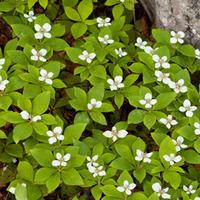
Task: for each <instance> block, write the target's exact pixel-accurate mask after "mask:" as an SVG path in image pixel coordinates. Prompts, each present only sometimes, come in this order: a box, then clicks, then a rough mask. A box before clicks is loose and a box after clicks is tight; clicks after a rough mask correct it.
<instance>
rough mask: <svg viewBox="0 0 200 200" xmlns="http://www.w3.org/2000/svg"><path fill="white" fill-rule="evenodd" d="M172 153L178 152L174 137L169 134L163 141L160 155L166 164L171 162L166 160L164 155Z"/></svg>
mask: <svg viewBox="0 0 200 200" xmlns="http://www.w3.org/2000/svg"><path fill="white" fill-rule="evenodd" d="M171 153H173V154H176V150H175V145H174V143H173V142H172V139H171V138H170V137H169V136H166V137H165V138H164V140H163V141H162V142H161V144H160V149H159V157H160V160H161V161H162V163H163V164H164V165H166V164H167V165H169V163H168V162H166V161H165V160H164V158H163V156H164V155H168V156H169V155H170V154H171Z"/></svg>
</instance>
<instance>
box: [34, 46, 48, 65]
mask: <svg viewBox="0 0 200 200" xmlns="http://www.w3.org/2000/svg"><path fill="white" fill-rule="evenodd" d="M31 53H32V56H31V60H34V61H39V60H40V61H41V62H46V61H47V59H46V58H44V56H46V54H47V50H46V49H41V50H39V51H37V50H36V49H32V50H31Z"/></svg>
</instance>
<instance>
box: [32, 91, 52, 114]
mask: <svg viewBox="0 0 200 200" xmlns="http://www.w3.org/2000/svg"><path fill="white" fill-rule="evenodd" d="M49 102H50V92H48V91H47V92H43V93H41V94H39V95H38V96H36V97H35V98H34V100H33V102H32V104H33V114H37V115H40V114H43V113H45V112H46V111H47V109H48V107H49Z"/></svg>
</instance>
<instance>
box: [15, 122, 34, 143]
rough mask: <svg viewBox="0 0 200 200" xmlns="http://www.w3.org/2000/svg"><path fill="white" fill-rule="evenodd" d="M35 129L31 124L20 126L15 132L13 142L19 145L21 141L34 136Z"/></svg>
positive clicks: (26, 123)
mask: <svg viewBox="0 0 200 200" xmlns="http://www.w3.org/2000/svg"><path fill="white" fill-rule="evenodd" d="M32 132H33V128H32V126H31V124H30V123H29V122H25V123H22V124H18V125H16V126H15V128H14V130H13V140H14V141H15V143H18V142H19V141H20V140H24V139H27V138H28V137H30V136H31V135H32Z"/></svg>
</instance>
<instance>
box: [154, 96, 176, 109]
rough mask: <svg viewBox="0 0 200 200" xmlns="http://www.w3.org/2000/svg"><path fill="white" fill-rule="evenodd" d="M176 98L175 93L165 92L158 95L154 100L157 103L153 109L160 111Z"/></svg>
mask: <svg viewBox="0 0 200 200" xmlns="http://www.w3.org/2000/svg"><path fill="white" fill-rule="evenodd" d="M175 98H176V93H175V92H165V93H162V94H159V95H158V96H157V97H156V99H157V103H156V104H155V105H154V109H156V110H161V109H163V108H165V107H167V106H168V105H169V104H170V103H171V102H172V101H174V100H175Z"/></svg>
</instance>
